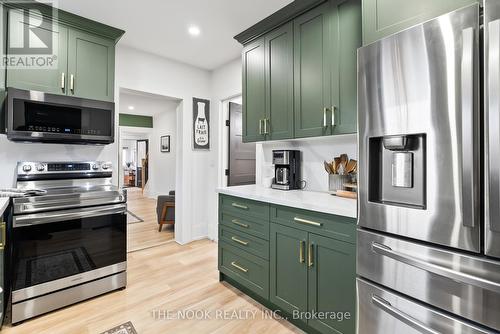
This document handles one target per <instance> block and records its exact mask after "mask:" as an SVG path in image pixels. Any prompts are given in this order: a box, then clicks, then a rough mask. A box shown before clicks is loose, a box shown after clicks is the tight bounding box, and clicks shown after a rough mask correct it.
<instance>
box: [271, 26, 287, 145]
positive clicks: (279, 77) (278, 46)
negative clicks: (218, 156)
mask: <svg viewBox="0 0 500 334" xmlns="http://www.w3.org/2000/svg"><path fill="white" fill-rule="evenodd" d="M265 51H266V115H267V122H268V123H267V128H266V130H267V132H268V134H269V136H268V139H271V140H278V139H291V138H293V133H294V129H293V117H294V115H293V26H292V23H291V22H289V23H287V24H285V25H284V26H282V27H280V28H277V29H276V30H274V31H272V32H270V33H269V34H267V35H266V36H265Z"/></svg>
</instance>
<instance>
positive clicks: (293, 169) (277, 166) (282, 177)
mask: <svg viewBox="0 0 500 334" xmlns="http://www.w3.org/2000/svg"><path fill="white" fill-rule="evenodd" d="M273 164H274V180H273V184H272V185H271V188H273V189H280V190H293V189H300V188H301V186H300V185H301V180H300V151H296V150H274V151H273Z"/></svg>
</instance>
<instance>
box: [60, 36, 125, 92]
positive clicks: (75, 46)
mask: <svg viewBox="0 0 500 334" xmlns="http://www.w3.org/2000/svg"><path fill="white" fill-rule="evenodd" d="M68 73H69V94H70V95H72V96H78V97H83V98H89V99H95V100H103V101H113V100H114V73H115V43H114V41H113V40H110V39H107V38H102V37H100V36H96V35H93V34H89V33H86V32H84V31H80V30H74V29H71V30H70V31H69V43H68Z"/></svg>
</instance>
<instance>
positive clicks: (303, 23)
mask: <svg viewBox="0 0 500 334" xmlns="http://www.w3.org/2000/svg"><path fill="white" fill-rule="evenodd" d="M293 24H294V76H295V78H294V86H295V87H294V91H295V96H294V99H295V104H294V113H295V137H297V138H301V137H316V136H323V135H328V134H331V129H330V127H329V126H328V124H330V123H329V122H330V116H329V115H328V111H329V108H330V106H331V92H332V90H331V77H330V71H331V63H332V61H333V59H332V55H333V52H332V49H333V48H334V47H335V46H334V45H332V42H333V38H332V28H331V27H332V25H331V5H330V3H329V2H326V3H324V4H323V5H320V6H318V7H316V8H314V9H312V10H311V11H309V12H307V13H305V14H303V15H301V16H299V17H298V18H296V19H295V20H294V22H293Z"/></svg>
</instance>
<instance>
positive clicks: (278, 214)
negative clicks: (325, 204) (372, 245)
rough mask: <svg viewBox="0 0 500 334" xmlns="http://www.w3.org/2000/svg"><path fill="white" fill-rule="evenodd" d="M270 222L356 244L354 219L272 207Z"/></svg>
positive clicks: (276, 206)
mask: <svg viewBox="0 0 500 334" xmlns="http://www.w3.org/2000/svg"><path fill="white" fill-rule="evenodd" d="M271 221H272V222H273V223H278V224H283V225H287V226H290V227H294V228H298V229H301V230H304V231H308V232H311V233H316V234H320V235H322V236H325V237H330V238H334V239H337V240H342V241H347V242H351V243H356V219H354V218H349V217H342V216H335V215H329V214H326V213H320V212H314V211H307V210H300V209H295V208H290V207H284V206H279V205H272V206H271Z"/></svg>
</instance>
